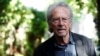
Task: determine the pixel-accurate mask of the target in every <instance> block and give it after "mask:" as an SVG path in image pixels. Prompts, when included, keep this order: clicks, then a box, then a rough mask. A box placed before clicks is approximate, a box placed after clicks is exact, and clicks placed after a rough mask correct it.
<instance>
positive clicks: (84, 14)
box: [0, 0, 100, 56]
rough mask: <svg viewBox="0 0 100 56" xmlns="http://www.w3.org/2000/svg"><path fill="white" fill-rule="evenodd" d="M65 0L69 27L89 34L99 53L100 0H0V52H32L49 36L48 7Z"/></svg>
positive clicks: (22, 55) (20, 55) (7, 55)
mask: <svg viewBox="0 0 100 56" xmlns="http://www.w3.org/2000/svg"><path fill="white" fill-rule="evenodd" d="M60 1H64V2H66V3H67V4H69V5H70V6H71V8H72V10H73V14H74V17H73V26H72V31H73V32H75V33H79V34H82V35H85V36H87V37H89V38H91V39H92V40H93V41H94V43H95V49H96V52H97V54H98V56H100V55H99V54H100V51H99V50H100V19H99V17H100V5H99V0H0V56H32V55H33V53H34V49H35V48H36V47H37V46H38V45H39V44H41V43H42V42H44V41H45V40H47V39H48V38H50V36H51V34H50V32H49V31H48V26H47V23H46V20H45V11H46V9H47V7H48V6H49V5H50V4H52V3H54V2H60Z"/></svg>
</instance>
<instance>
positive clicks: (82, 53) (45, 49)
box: [34, 2, 96, 56]
mask: <svg viewBox="0 0 100 56" xmlns="http://www.w3.org/2000/svg"><path fill="white" fill-rule="evenodd" d="M46 17H47V22H48V26H49V30H50V32H52V33H54V35H53V36H52V37H51V38H50V39H48V40H47V41H45V42H44V43H42V44H41V45H40V46H39V47H37V48H36V50H35V52H34V56H96V54H95V50H94V46H93V43H92V41H91V40H90V39H88V38H86V37H85V36H82V35H79V34H76V33H72V32H71V31H70V29H71V23H72V18H73V14H72V10H71V9H70V7H69V6H68V5H67V4H65V3H64V2H59V3H54V4H52V5H50V6H49V8H48V10H47V14H46Z"/></svg>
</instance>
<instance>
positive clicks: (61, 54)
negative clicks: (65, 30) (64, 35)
mask: <svg viewBox="0 0 100 56" xmlns="http://www.w3.org/2000/svg"><path fill="white" fill-rule="evenodd" d="M55 56H76V50H75V42H74V40H73V37H72V35H71V34H70V38H69V43H68V44H65V45H57V44H55Z"/></svg>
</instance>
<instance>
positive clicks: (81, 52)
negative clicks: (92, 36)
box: [72, 33, 87, 56]
mask: <svg viewBox="0 0 100 56" xmlns="http://www.w3.org/2000/svg"><path fill="white" fill-rule="evenodd" d="M72 36H73V39H74V41H75V48H76V54H77V56H87V54H86V51H85V48H84V45H83V43H82V40H81V39H80V38H81V37H79V36H77V35H76V34H74V33H72Z"/></svg>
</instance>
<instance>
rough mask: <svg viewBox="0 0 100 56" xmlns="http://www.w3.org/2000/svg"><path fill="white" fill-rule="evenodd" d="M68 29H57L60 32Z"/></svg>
mask: <svg viewBox="0 0 100 56" xmlns="http://www.w3.org/2000/svg"><path fill="white" fill-rule="evenodd" d="M65 30H66V29H57V31H58V32H63V31H65Z"/></svg>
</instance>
